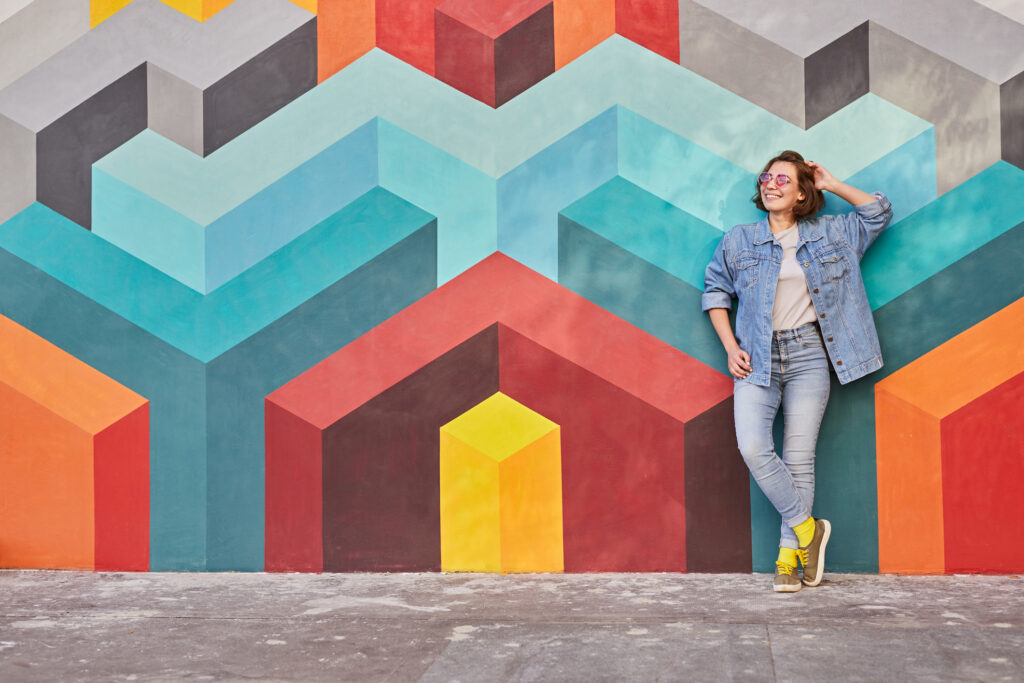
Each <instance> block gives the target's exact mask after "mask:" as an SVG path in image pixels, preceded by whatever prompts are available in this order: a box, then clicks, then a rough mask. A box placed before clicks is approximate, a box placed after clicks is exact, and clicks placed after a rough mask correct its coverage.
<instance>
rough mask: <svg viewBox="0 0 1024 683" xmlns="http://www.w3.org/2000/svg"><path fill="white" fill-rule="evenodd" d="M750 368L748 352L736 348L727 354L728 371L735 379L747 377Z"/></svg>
mask: <svg viewBox="0 0 1024 683" xmlns="http://www.w3.org/2000/svg"><path fill="white" fill-rule="evenodd" d="M751 370H752V368H751V367H750V354H749V353H747V352H746V351H744V350H743V349H736V350H735V351H733V352H732V353H730V354H729V372H731V373H732V376H733V377H735V378H736V379H744V378H745V377H747V376H748V375H749V374H750V372H751Z"/></svg>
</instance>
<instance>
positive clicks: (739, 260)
mask: <svg viewBox="0 0 1024 683" xmlns="http://www.w3.org/2000/svg"><path fill="white" fill-rule="evenodd" d="M732 272H733V273H735V274H736V285H737V288H738V289H747V288H748V287H753V286H754V285H756V284H757V281H758V279H760V277H761V259H760V257H759V256H758V255H757V253H755V252H753V251H751V250H749V249H744V250H743V251H741V252H740V253H738V254H737V255H736V257H735V258H734V259H733V260H732Z"/></svg>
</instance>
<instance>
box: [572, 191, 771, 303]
mask: <svg viewBox="0 0 1024 683" xmlns="http://www.w3.org/2000/svg"><path fill="white" fill-rule="evenodd" d="M743 178H744V180H745V181H746V182H745V183H744V185H750V184H751V182H750V174H748V173H746V172H744V173H743ZM561 213H562V215H563V216H564V217H566V218H568V219H570V220H572V221H573V222H575V223H576V224H577V225H578V226H580V227H584V228H586V229H587V230H590V231H592V232H594V233H595V234H596V235H598V236H600V237H603V238H604V239H606V240H607V241H609V242H611V243H612V244H616V245H618V246H619V247H621V248H622V249H625V250H626V251H628V252H630V253H632V254H635V255H636V256H638V257H640V258H641V259H643V260H644V261H646V262H647V263H650V264H652V265H654V266H656V267H658V268H661V269H662V270H664V271H665V272H667V273H669V274H671V275H672V276H673V277H676V278H678V279H680V280H682V281H683V282H685V283H687V284H689V285H690V286H691V287H693V288H694V289H696V290H700V291H703V289H704V269H705V268H706V267H707V265H708V262H709V261H710V260H711V256H712V254H713V253H714V251H715V247H716V246H718V243H719V242H720V241H721V239H722V230H721V228H719V227H717V226H715V225H712V224H710V223H708V222H706V221H703V220H701V219H700V218H698V217H697V216H695V215H693V214H692V213H689V212H687V211H683V210H682V209H680V208H678V206H676V205H674V204H671V203H669V202H667V201H665V200H664V199H662V198H661V197H658V196H656V195H654V194H652V193H651V192H649V191H647V190H646V189H644V188H642V187H640V186H638V185H635V184H634V183H631V182H629V181H628V180H626V179H625V178H622V177H616V178H613V179H612V180H610V181H608V182H607V183H605V184H604V185H602V186H601V187H599V188H597V189H596V190H594V191H593V192H591V193H590V194H588V195H587V196H585V197H583V198H581V199H580V200H579V201H577V202H574V203H573V204H570V205H569V206H567V207H566V208H565V209H563V210H562V212H561ZM638 291H639V290H638Z"/></svg>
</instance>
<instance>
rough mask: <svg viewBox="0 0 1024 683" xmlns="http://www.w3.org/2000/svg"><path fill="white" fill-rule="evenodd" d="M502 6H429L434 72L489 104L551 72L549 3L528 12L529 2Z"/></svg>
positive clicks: (552, 48)
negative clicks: (432, 18) (432, 24)
mask: <svg viewBox="0 0 1024 683" xmlns="http://www.w3.org/2000/svg"><path fill="white" fill-rule="evenodd" d="M518 3H519V5H518V6H515V7H508V8H505V9H507V10H508V11H507V12H500V11H499V10H500V9H502V7H503V6H504V5H508V4H509V3H508V2H507V1H506V2H504V3H498V5H494V6H488V5H487V3H483V5H481V6H474V5H473V3H471V2H465V1H462V2H456V1H453V0H448V2H445V3H443V4H442V5H440V6H439V7H437V8H436V9H435V10H434V75H435V76H436V77H437V78H438V79H440V80H442V81H444V82H445V83H447V84H449V85H451V86H452V87H453V88H456V89H457V90H460V91H461V92H464V93H466V94H467V95H469V96H470V97H473V98H475V99H478V100H480V101H481V102H484V103H486V104H489V105H490V106H492V107H500V106H501V105H502V104H504V103H505V102H508V101H509V100H510V99H512V98H513V97H515V96H516V95H518V94H519V93H521V92H523V91H524V90H526V89H527V88H529V87H531V86H532V85H534V84H535V83H537V82H538V81H540V80H541V79H543V78H545V77H547V76H548V75H550V74H552V73H554V71H555V28H554V27H555V24H554V5H553V3H551V2H548V3H546V4H544V5H542V6H540V7H538V8H537V9H536V10H534V11H532V12H530V11H529V10H530V6H531V5H537V4H538V3H537V2H536V0H531V1H529V2H527V1H525V0H518Z"/></svg>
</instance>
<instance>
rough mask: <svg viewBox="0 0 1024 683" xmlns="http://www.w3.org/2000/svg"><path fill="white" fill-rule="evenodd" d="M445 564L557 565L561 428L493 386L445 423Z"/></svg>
mask: <svg viewBox="0 0 1024 683" xmlns="http://www.w3.org/2000/svg"><path fill="white" fill-rule="evenodd" d="M440 461H441V491H440V493H441V569H442V571H471V572H560V571H563V570H564V569H565V561H564V556H563V553H562V455H561V430H560V428H559V426H558V425H557V424H555V423H554V422H552V421H551V420H548V419H547V418H545V417H543V416H541V415H538V414H537V413H535V412H534V411H532V410H530V409H529V408H527V407H526V406H524V405H522V404H521V403H518V402H516V401H514V400H512V399H511V398H509V397H508V396H506V395H505V394H502V393H500V392H499V393H496V394H494V395H493V396H491V397H489V398H487V399H485V400H484V401H483V402H481V403H480V404H478V405H476V406H474V407H473V408H471V409H469V410H468V411H466V412H465V413H463V414H462V415H460V416H459V417H457V418H455V419H454V420H452V421H451V422H449V423H448V424H446V425H444V426H443V427H441V453H440Z"/></svg>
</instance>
